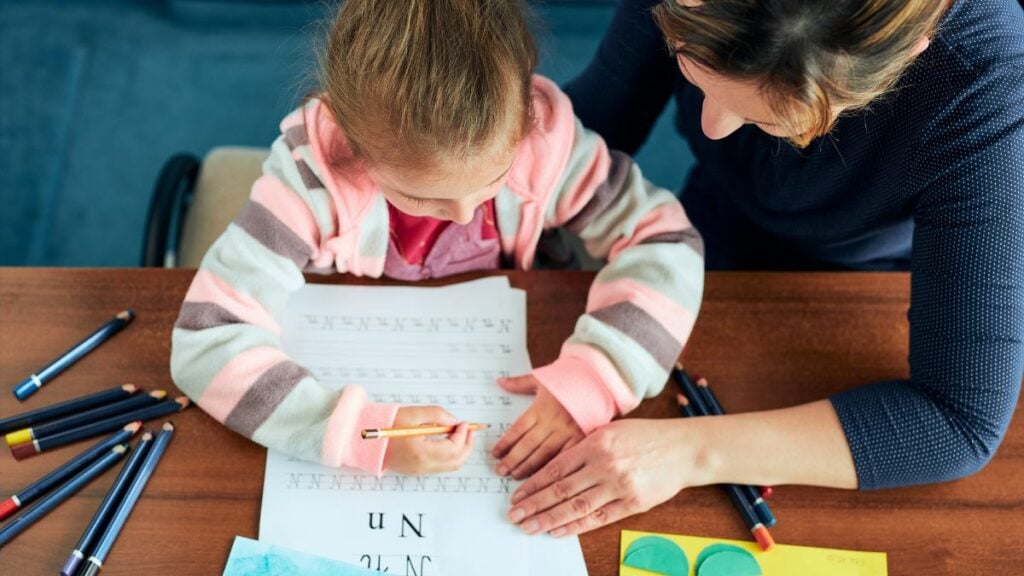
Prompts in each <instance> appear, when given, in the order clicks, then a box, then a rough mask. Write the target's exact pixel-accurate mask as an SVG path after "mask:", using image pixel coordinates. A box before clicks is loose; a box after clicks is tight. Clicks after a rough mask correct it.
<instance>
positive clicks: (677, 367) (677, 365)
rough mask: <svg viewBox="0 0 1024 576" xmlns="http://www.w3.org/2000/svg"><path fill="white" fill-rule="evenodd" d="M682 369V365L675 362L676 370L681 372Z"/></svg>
mask: <svg viewBox="0 0 1024 576" xmlns="http://www.w3.org/2000/svg"><path fill="white" fill-rule="evenodd" d="M682 369H683V363H682V362H676V370H679V371H682Z"/></svg>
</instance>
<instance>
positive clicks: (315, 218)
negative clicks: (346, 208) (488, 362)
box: [171, 115, 397, 473]
mask: <svg viewBox="0 0 1024 576" xmlns="http://www.w3.org/2000/svg"><path fill="white" fill-rule="evenodd" d="M289 118H291V119H292V124H293V125H291V126H287V125H286V124H287V123H288V122H289V120H288V119H286V120H285V122H286V124H283V125H282V128H283V129H284V135H282V136H281V137H280V138H278V140H277V141H276V142H275V143H274V145H273V147H272V148H271V154H270V157H269V158H268V159H267V161H266V162H265V163H264V165H263V175H262V176H261V177H260V178H259V179H258V180H257V181H256V183H255V184H254V185H253V189H252V194H251V196H250V199H249V201H248V203H247V204H246V205H245V207H244V208H243V209H242V211H241V212H240V213H239V214H238V216H237V217H236V218H235V219H234V221H233V222H232V223H231V224H230V225H229V226H228V229H227V230H226V231H225V232H224V234H222V235H221V236H220V237H219V238H218V239H217V241H216V242H214V244H213V246H212V247H211V248H210V250H209V252H207V254H206V256H205V257H204V258H203V261H202V264H201V266H200V268H199V270H198V271H197V272H196V275H195V278H194V279H193V281H192V285H191V287H190V288H189V290H188V293H187V294H186V296H185V302H184V303H183V304H182V307H181V312H180V315H179V317H178V320H177V322H176V323H175V325H174V330H173V333H172V350H171V375H172V377H173V379H174V382H175V383H176V384H177V385H178V387H179V388H181V389H182V391H184V392H185V393H186V394H188V396H189V397H191V398H192V399H193V400H195V402H196V403H197V404H198V405H199V406H200V407H201V408H202V409H203V410H205V411H206V412H207V413H208V414H210V416H212V417H213V418H215V419H216V420H218V421H219V422H222V423H224V424H225V425H226V426H228V427H229V428H231V429H232V430H234V431H235V432H238V433H239V434H241V435H243V436H245V437H247V438H251V439H252V440H254V441H256V442H258V443H260V444H262V445H264V446H267V447H268V448H273V449H275V450H278V451H281V452H284V453H286V454H289V455H291V456H295V457H298V458H301V459H304V460H310V461H314V462H319V463H322V464H325V465H328V466H332V467H338V466H343V465H344V466H351V467H355V468H360V469H363V470H366V471H368V472H373V473H379V472H380V471H381V470H382V468H383V459H384V452H385V450H386V443H378V442H361V441H360V440H359V439H358V433H359V430H360V429H362V428H379V427H389V426H390V425H391V423H392V422H393V421H394V416H395V412H396V410H397V407H396V406H395V405H389V404H375V403H373V402H371V401H369V400H368V399H367V396H366V393H365V392H364V391H363V389H362V388H360V387H358V386H348V387H345V388H344V389H342V390H340V391H337V390H333V389H331V388H328V387H326V386H324V385H323V384H321V383H320V382H318V381H317V379H316V378H314V377H313V376H312V375H311V374H310V372H309V371H308V370H306V369H305V368H304V367H302V366H300V365H298V364H296V363H295V362H294V361H292V360H291V359H290V358H289V357H288V356H287V355H286V354H285V353H284V352H283V351H282V350H281V338H280V336H281V334H280V332H281V328H280V325H279V320H280V317H281V313H282V312H283V310H284V307H285V304H286V303H287V300H288V296H289V294H291V293H292V292H294V291H296V290H298V289H299V288H301V287H302V286H303V284H304V278H303V275H302V270H303V269H304V268H305V267H306V266H307V264H309V262H310V260H311V259H313V258H314V257H315V256H316V254H317V253H318V247H319V246H320V245H321V243H320V239H321V238H324V237H329V236H330V235H331V234H333V233H334V229H333V226H334V224H333V220H332V218H331V216H330V211H329V204H330V203H329V200H328V196H327V192H326V190H325V189H324V186H323V184H322V181H321V178H319V177H318V175H317V173H315V168H314V167H313V163H312V162H311V159H310V158H309V153H308V150H307V148H308V142H307V141H306V134H305V132H304V129H303V125H302V123H301V118H299V119H298V120H296V117H295V116H294V115H293V116H290V117H289Z"/></svg>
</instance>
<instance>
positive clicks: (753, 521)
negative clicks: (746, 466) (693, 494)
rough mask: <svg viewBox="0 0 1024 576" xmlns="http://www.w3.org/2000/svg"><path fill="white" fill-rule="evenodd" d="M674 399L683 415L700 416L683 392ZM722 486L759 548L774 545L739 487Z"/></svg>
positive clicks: (763, 548)
mask: <svg viewBox="0 0 1024 576" xmlns="http://www.w3.org/2000/svg"><path fill="white" fill-rule="evenodd" d="M676 401H677V403H678V404H679V411H680V412H681V413H682V414H683V416H686V417H689V418H696V417H697V416H700V414H697V412H696V410H695V409H694V406H693V405H691V403H690V402H689V400H688V398H687V397H686V395H685V394H677V395H676ZM721 486H722V488H723V489H724V490H725V493H726V494H728V495H729V499H730V500H732V505H733V507H735V508H736V511H737V512H739V513H740V518H742V519H743V523H744V524H746V525H747V528H748V529H750V533H751V534H752V535H753V536H754V540H756V541H757V544H758V546H760V547H761V550H764V551H765V552H767V551H768V550H771V549H772V548H774V547H775V540H774V539H773V538H772V534H771V532H769V531H768V527H767V526H765V525H764V523H763V522H761V519H760V518H758V516H757V512H755V511H754V507H753V506H751V505H750V502H749V501H748V500H747V496H746V494H745V493H744V492H743V490H741V489H740V487H739V485H737V484H722V485H721Z"/></svg>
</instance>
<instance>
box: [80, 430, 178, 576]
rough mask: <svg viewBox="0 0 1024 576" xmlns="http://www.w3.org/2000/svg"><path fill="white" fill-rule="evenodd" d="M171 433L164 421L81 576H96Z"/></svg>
mask: <svg viewBox="0 0 1024 576" xmlns="http://www.w3.org/2000/svg"><path fill="white" fill-rule="evenodd" d="M173 435H174V424H171V423H170V422H164V426H163V430H161V431H160V433H159V434H157V436H156V440H154V441H153V448H152V449H151V450H150V451H149V455H148V456H146V461H145V462H144V463H143V464H142V468H140V469H139V473H138V474H136V475H135V478H134V479H133V480H132V483H131V486H129V487H128V492H127V493H125V495H124V499H122V500H121V503H120V504H119V505H118V507H117V512H115V513H114V515H113V517H111V519H110V524H108V525H107V529H106V530H104V532H103V536H101V537H100V539H99V542H98V543H97V544H96V549H95V550H93V552H92V554H90V555H89V561H88V562H87V563H86V564H85V568H84V569H83V570H82V575H81V576H96V574H97V573H98V572H99V571H100V568H101V567H102V566H103V561H104V560H106V559H107V554H109V553H110V549H111V548H113V546H114V541H115V540H117V536H118V535H119V534H120V533H121V529H122V528H124V524H125V522H127V521H128V515H129V514H131V513H132V509H133V508H135V503H136V502H138V501H139V497H140V496H141V495H142V490H143V489H144V488H145V487H146V483H147V482H149V477H150V476H152V475H153V471H154V470H155V469H156V465H157V464H158V463H159V462H160V457H161V456H163V455H164V451H165V450H167V445H168V444H169V443H170V442H171V436H173Z"/></svg>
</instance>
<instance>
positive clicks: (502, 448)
mask: <svg viewBox="0 0 1024 576" xmlns="http://www.w3.org/2000/svg"><path fill="white" fill-rule="evenodd" d="M499 384H501V387H502V388H504V389H506V390H508V391H510V392H519V393H524V392H530V393H532V392H536V393H537V398H536V399H535V400H534V401H533V404H532V405H530V407H529V408H527V409H526V412H523V413H522V414H521V415H520V416H519V418H517V419H516V421H515V423H513V424H512V427H511V428H509V429H508V431H507V432H505V435H504V436H502V437H501V439H500V440H498V443H497V444H495V445H494V449H493V450H492V451H491V454H492V455H493V456H494V457H495V458H499V459H500V460H501V461H500V462H498V474H499V475H501V476H505V475H506V474H511V475H512V477H513V478H515V479H516V480H521V479H523V478H526V477H527V476H529V475H530V474H533V473H534V472H536V471H537V470H539V469H540V467H541V466H543V465H545V464H547V462H548V460H551V459H552V458H554V457H555V456H556V455H557V454H558V453H559V452H561V451H562V450H565V449H566V448H568V447H570V446H573V445H575V444H576V443H577V442H579V441H580V440H582V439H583V436H584V435H583V430H581V429H580V427H579V426H578V425H577V424H576V421H575V420H573V417H572V416H571V415H570V414H569V412H568V411H566V409H565V408H564V407H562V404H561V403H560V402H559V401H558V400H556V399H555V397H554V396H552V395H551V393H550V392H548V391H547V390H546V389H545V388H544V387H543V386H540V382H538V381H537V379H536V378H534V377H533V376H532V375H526V376H519V377H516V378H503V379H501V380H499Z"/></svg>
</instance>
